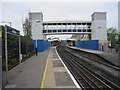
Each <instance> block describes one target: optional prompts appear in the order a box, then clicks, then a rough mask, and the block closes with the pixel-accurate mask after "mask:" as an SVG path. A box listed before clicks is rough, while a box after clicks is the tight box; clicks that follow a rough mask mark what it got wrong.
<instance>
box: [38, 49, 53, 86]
mask: <svg viewBox="0 0 120 90" xmlns="http://www.w3.org/2000/svg"><path fill="white" fill-rule="evenodd" d="M50 52H51V51H49V54H48V57H47V61H46V65H45V70H44V74H43V79H42V83H41V86H40V88H44V83H45V77H46V72H47V67H48V61H49V57H50Z"/></svg>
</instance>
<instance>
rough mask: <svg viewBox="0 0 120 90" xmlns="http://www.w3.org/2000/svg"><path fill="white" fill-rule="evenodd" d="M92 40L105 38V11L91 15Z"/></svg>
mask: <svg viewBox="0 0 120 90" xmlns="http://www.w3.org/2000/svg"><path fill="white" fill-rule="evenodd" d="M91 28H92V40H96V39H97V40H107V25H106V13H105V12H95V13H93V15H92V26H91Z"/></svg>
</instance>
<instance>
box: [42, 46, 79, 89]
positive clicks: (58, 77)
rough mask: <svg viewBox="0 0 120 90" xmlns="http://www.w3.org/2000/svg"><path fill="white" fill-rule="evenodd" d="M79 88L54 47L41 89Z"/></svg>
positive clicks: (47, 63) (48, 60)
mask: <svg viewBox="0 0 120 90" xmlns="http://www.w3.org/2000/svg"><path fill="white" fill-rule="evenodd" d="M77 87H79V86H78V85H77V83H76V81H75V79H74V78H73V76H72V75H71V74H70V72H69V71H68V69H67V67H66V66H65V64H64V63H63V62H62V61H61V58H60V57H59V56H58V53H57V52H56V48H55V47H52V48H51V50H50V52H49V56H48V59H47V62H46V67H45V71H44V76H43V80H42V84H41V88H77Z"/></svg>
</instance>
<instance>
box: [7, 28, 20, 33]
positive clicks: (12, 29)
mask: <svg viewBox="0 0 120 90" xmlns="http://www.w3.org/2000/svg"><path fill="white" fill-rule="evenodd" d="M7 32H8V33H11V34H15V35H20V31H18V30H16V29H14V28H12V27H9V26H7Z"/></svg>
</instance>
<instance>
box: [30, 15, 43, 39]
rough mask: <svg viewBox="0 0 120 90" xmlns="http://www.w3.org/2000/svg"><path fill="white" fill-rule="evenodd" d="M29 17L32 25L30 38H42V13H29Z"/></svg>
mask: <svg viewBox="0 0 120 90" xmlns="http://www.w3.org/2000/svg"><path fill="white" fill-rule="evenodd" d="M29 19H30V22H31V25H32V27H31V28H32V38H33V40H36V39H43V25H42V24H43V15H42V13H29Z"/></svg>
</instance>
